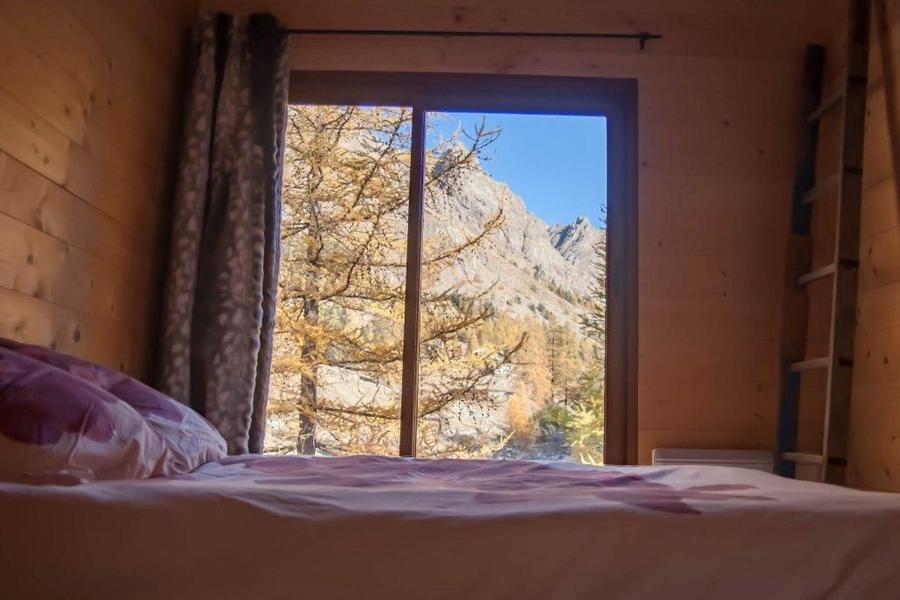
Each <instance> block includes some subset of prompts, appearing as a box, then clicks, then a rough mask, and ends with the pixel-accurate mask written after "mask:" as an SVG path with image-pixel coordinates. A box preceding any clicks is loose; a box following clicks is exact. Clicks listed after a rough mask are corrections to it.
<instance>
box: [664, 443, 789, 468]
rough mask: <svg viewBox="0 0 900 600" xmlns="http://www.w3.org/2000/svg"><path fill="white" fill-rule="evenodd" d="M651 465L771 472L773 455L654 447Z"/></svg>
mask: <svg viewBox="0 0 900 600" xmlns="http://www.w3.org/2000/svg"><path fill="white" fill-rule="evenodd" d="M653 465H654V466H663V465H715V466H718V467H741V468H744V469H756V470H757V471H765V472H766V473H771V472H772V471H774V457H773V453H772V452H771V451H770V450H701V449H688V448H654V449H653Z"/></svg>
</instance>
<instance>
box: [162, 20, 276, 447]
mask: <svg viewBox="0 0 900 600" xmlns="http://www.w3.org/2000/svg"><path fill="white" fill-rule="evenodd" d="M286 46H287V44H286V39H285V36H284V35H283V34H282V33H281V32H280V31H279V24H278V22H277V21H276V20H275V18H274V17H272V16H271V15H253V16H250V17H249V18H246V19H241V18H236V17H232V16H229V15H224V14H218V15H212V16H209V17H207V18H206V19H204V21H203V22H202V23H201V24H200V25H199V27H198V28H197V29H196V31H195V32H194V40H193V53H192V61H191V62H192V64H191V67H192V69H193V73H192V80H191V83H190V89H189V96H188V99H187V103H186V107H185V124H184V132H185V133H184V140H183V145H182V148H181V159H180V160H181V162H180V164H179V168H178V180H177V185H176V190H175V199H174V205H173V210H172V226H171V249H170V258H169V266H168V272H167V274H166V276H167V281H166V291H165V298H164V307H163V310H164V313H163V321H162V332H161V334H160V335H161V340H160V363H159V364H160V377H159V382H158V383H159V387H160V389H161V390H162V391H163V392H165V393H166V394H168V395H170V396H172V397H173V398H176V399H177V400H180V401H181V402H183V403H185V404H188V405H190V406H191V407H192V408H194V409H195V410H197V411H198V412H199V413H200V414H202V415H204V416H205V417H206V418H207V419H208V420H209V421H210V422H211V423H212V424H213V425H214V426H215V427H216V428H217V429H218V430H219V432H220V433H221V434H222V436H223V437H224V438H225V440H226V441H227V442H228V450H229V453H231V454H244V453H247V452H261V451H262V448H263V441H264V439H263V438H264V434H265V413H266V397H267V391H268V384H269V367H270V365H271V358H272V334H273V329H274V317H275V292H276V286H277V279H278V258H279V228H280V219H281V168H282V167H281V164H282V157H283V149H284V130H285V122H286V110H287V68H286V60H287V57H286V54H287V53H286Z"/></svg>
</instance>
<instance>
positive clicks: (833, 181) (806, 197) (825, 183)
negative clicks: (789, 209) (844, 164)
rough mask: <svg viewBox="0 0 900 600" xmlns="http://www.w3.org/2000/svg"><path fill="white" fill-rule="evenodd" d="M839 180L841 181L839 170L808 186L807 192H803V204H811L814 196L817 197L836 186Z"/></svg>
mask: <svg viewBox="0 0 900 600" xmlns="http://www.w3.org/2000/svg"><path fill="white" fill-rule="evenodd" d="M840 181H841V173H840V171H838V172H837V173H833V174H831V175H829V176H828V177H826V178H825V179H823V180H822V181H820V182H818V183H817V184H816V185H814V186H813V187H812V188H810V190H809V191H808V192H806V193H805V194H803V204H812V203H813V201H815V199H816V198H818V197H819V196H821V195H822V194H824V193H825V192H828V191H830V190H832V189H833V188H836V187H837V185H838V184H839V183H840Z"/></svg>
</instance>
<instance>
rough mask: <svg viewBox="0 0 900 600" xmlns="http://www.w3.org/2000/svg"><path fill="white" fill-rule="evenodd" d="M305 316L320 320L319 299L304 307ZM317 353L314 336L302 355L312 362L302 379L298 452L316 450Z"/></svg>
mask: <svg viewBox="0 0 900 600" xmlns="http://www.w3.org/2000/svg"><path fill="white" fill-rule="evenodd" d="M304 318H305V319H306V320H307V321H309V322H311V323H315V322H316V321H318V320H319V301H318V300H309V301H307V303H306V307H305V309H304ZM315 354H316V340H315V339H314V338H312V337H309V338H307V339H306V340H305V341H304V342H303V350H302V356H303V360H304V362H308V363H309V364H311V367H310V371H311V374H310V375H303V376H302V379H301V381H300V407H299V409H298V411H297V418H298V421H299V424H300V428H299V431H298V432H297V454H315V452H316V419H315V414H316V408H317V406H318V405H317V402H316V401H317V398H316V395H317V390H316V368H315V365H316V364H317V362H316V361H315V357H314V355H315Z"/></svg>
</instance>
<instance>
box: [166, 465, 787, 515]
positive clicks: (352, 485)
mask: <svg viewBox="0 0 900 600" xmlns="http://www.w3.org/2000/svg"><path fill="white" fill-rule="evenodd" d="M664 473H665V471H664V470H660V471H646V470H644V471H640V472H639V471H637V470H635V469H621V468H615V467H588V466H584V465H576V464H572V463H562V462H538V461H521V460H458V459H442V460H422V459H405V458H393V457H382V456H351V457H298V456H251V457H229V458H226V459H224V460H222V461H220V462H218V463H210V464H208V465H206V466H204V467H202V468H201V469H199V470H198V471H196V472H194V473H192V474H189V475H184V476H182V478H183V479H189V480H209V479H223V478H224V479H234V480H237V481H244V482H247V481H248V480H249V481H252V482H253V483H254V484H256V485H259V486H290V487H294V488H300V489H302V490H304V493H303V495H304V496H307V492H306V491H305V490H323V489H329V490H332V492H331V493H332V494H333V495H334V497H338V496H340V495H341V494H342V493H343V492H341V491H340V490H347V492H350V493H352V492H351V490H353V491H367V492H371V494H372V496H371V497H372V499H373V500H374V498H375V496H374V494H375V493H384V494H390V495H392V496H393V495H395V494H397V493H404V492H408V493H411V492H415V493H424V494H433V495H444V496H445V498H444V499H442V501H441V505H442V506H444V507H445V508H452V507H455V508H457V509H460V510H465V508H466V507H467V506H475V505H482V506H488V505H498V508H499V507H502V506H513V505H522V507H527V506H528V505H560V504H561V503H562V504H565V503H566V502H569V501H570V502H581V503H584V502H585V501H587V502H588V503H590V502H591V501H592V500H596V501H612V502H616V503H620V504H625V505H628V506H631V507H635V508H640V509H646V510H650V511H655V512H662V513H669V514H684V515H696V514H700V513H701V512H702V510H701V509H700V508H698V506H697V503H700V504H702V503H704V502H728V501H731V500H740V501H742V502H747V501H750V502H765V501H771V500H773V499H772V498H770V497H767V496H763V495H759V494H757V493H754V491H758V490H757V488H756V486H753V485H748V484H735V483H721V484H710V483H704V485H696V486H686V487H675V486H673V485H670V484H669V483H666V482H665V481H664V477H663V474H664Z"/></svg>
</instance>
